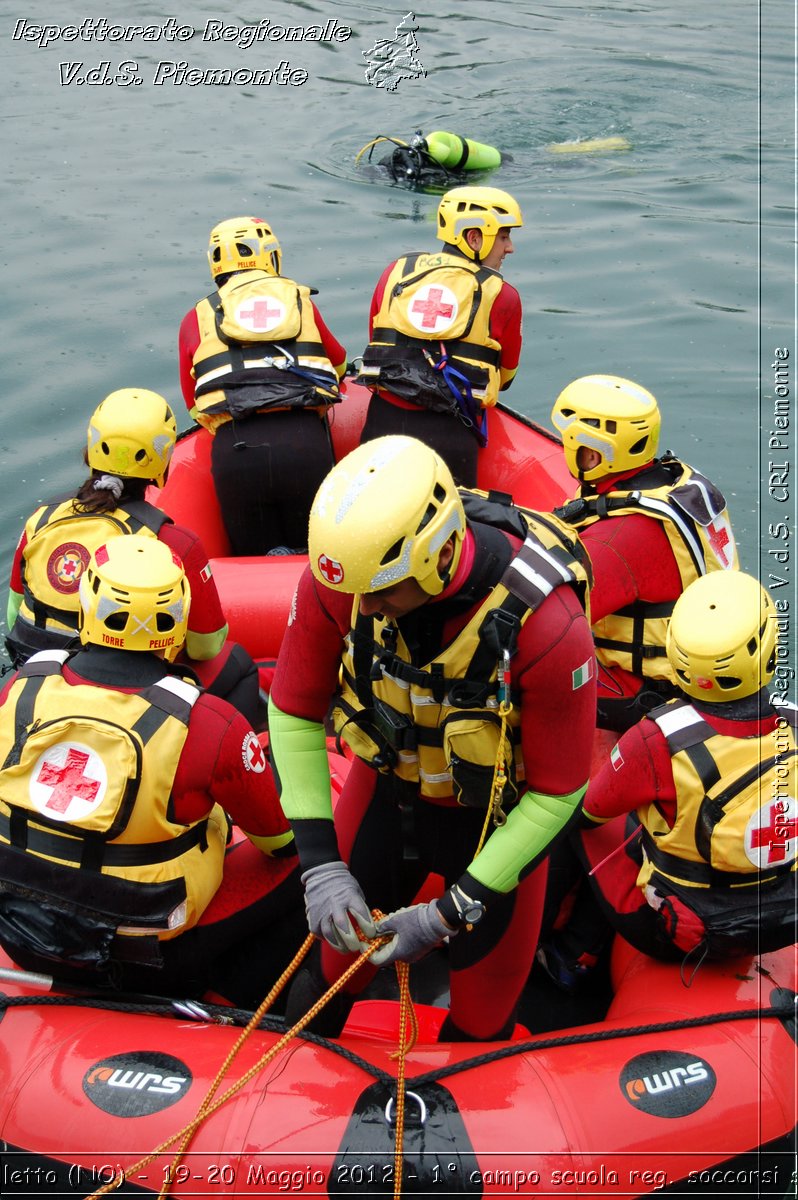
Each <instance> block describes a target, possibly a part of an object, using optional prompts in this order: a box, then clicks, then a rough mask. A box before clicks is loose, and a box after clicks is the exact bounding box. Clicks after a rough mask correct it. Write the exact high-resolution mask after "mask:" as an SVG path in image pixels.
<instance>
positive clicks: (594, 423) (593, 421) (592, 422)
mask: <svg viewBox="0 0 798 1200" xmlns="http://www.w3.org/2000/svg"><path fill="white" fill-rule="evenodd" d="M582 424H583V425H589V426H590V428H591V429H600V428H601V421H599V419H598V417H585V418H584V420H583V421H582Z"/></svg>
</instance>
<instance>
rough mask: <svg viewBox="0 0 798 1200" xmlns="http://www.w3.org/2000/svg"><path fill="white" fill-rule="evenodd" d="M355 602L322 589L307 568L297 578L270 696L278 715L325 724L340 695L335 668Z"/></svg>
mask: <svg viewBox="0 0 798 1200" xmlns="http://www.w3.org/2000/svg"><path fill="white" fill-rule="evenodd" d="M352 602H353V597H352V596H349V595H346V594H345V593H342V592H334V591H332V589H330V588H322V587H321V585H320V584H318V583H317V582H316V580H315V579H314V578H313V574H312V572H311V570H310V567H306V568H305V571H304V573H303V574H302V575H301V576H300V579H299V583H298V585H297V590H296V596H295V598H294V603H293V606H292V607H293V613H294V616H293V618H292V620H291V621H290V623H289V625H288V628H287V629H286V631H285V636H284V637H283V641H282V645H281V646H280V654H279V656H278V659H277V667H276V669H275V673H274V679H273V680H272V686H271V690H270V695H271V698H272V699H273V700H274V703H275V704H276V705H277V707H278V708H279V709H281V710H282V711H283V712H284V713H289V714H290V715H291V716H293V717H302V718H303V719H304V720H306V721H323V720H324V717H325V714H326V712H327V709H328V707H329V704H330V698H331V697H332V696H333V695H334V694H335V693H336V691H337V690H338V668H339V666H340V663H341V654H342V652H343V648H344V638H345V636H346V634H347V633H348V632H349V625H350V621H349V618H350V616H351V613H352Z"/></svg>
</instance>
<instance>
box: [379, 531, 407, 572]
mask: <svg viewBox="0 0 798 1200" xmlns="http://www.w3.org/2000/svg"><path fill="white" fill-rule="evenodd" d="M403 541H404V538H399V541H398V542H394V544H393V545H392V546H389V548H388V549H387V550H386V551H385V553H384V554H383V556H382V558H381V559H380V566H381V567H384V566H385V565H386V564H387V563H391V562H393V561H394V559H396V558H398V557H399V555H400V554H401V552H402V542H403Z"/></svg>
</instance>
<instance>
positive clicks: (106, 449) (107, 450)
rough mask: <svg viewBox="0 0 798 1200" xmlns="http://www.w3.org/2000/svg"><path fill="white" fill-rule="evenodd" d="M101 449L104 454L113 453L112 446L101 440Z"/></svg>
mask: <svg viewBox="0 0 798 1200" xmlns="http://www.w3.org/2000/svg"><path fill="white" fill-rule="evenodd" d="M100 449H101V450H102V452H103V454H109V455H110V453H111V450H110V447H109V445H108V443H107V442H100Z"/></svg>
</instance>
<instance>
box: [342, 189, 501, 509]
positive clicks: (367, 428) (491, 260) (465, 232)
mask: <svg viewBox="0 0 798 1200" xmlns="http://www.w3.org/2000/svg"><path fill="white" fill-rule="evenodd" d="M522 224H523V219H522V217H521V210H520V208H519V207H518V203H517V202H516V200H514V199H513V197H512V196H511V195H509V193H507V192H503V191H500V190H499V189H498V188H489V187H470V186H469V187H459V188H453V189H452V190H451V191H449V192H447V193H446V194H445V195H444V196H443V197H442V198H441V202H440V204H439V206H438V236H439V237H440V239H441V241H442V242H443V251H442V252H435V253H432V254H410V255H405V256H403V257H402V258H399V259H397V260H396V261H395V262H392V263H390V264H389V265H388V266H387V267H386V268H385V270H384V271H383V273H382V275H381V277H380V280H379V282H378V284H377V287H376V289H375V291H374V295H373V297H372V300H371V309H370V311H369V344H368V346H367V347H366V349H365V351H364V353H363V366H362V368H361V372H360V375H359V376H358V381H359V382H361V383H365V384H366V385H367V386H368V387H370V388H371V389H372V391H373V395H372V398H371V400H370V402H369V408H368V413H367V416H366V422H365V425H364V428H363V433H362V436H361V440H362V441H369V440H370V439H371V438H375V437H381V436H383V435H384V434H408V435H410V436H411V437H417V438H420V439H421V440H422V441H424V442H426V443H427V445H429V446H432V448H433V449H434V450H436V451H437V453H438V454H440V456H441V457H442V458H443V460H444V462H445V463H446V464H447V466H448V467H449V469H450V470H451V472H452V474H453V476H454V478H455V480H456V482H457V483H458V484H460V485H462V486H464V487H474V486H476V482H477V452H478V449H479V446H480V445H484V444H485V440H486V438H487V428H488V417H487V410H488V409H489V408H490V407H492V406H493V405H494V404H496V402H497V400H498V398H499V391H501V390H503V389H505V388H508V387H509V386H510V384H511V383H512V381H513V378H514V376H515V373H516V371H517V369H518V362H519V359H520V357H521V298H520V296H519V295H518V292H517V291H516V289H515V288H514V287H513V286H512V285H511V284H509V283H507V282H505V281H504V280H503V279H502V277H501V275H500V274H499V268H500V267H501V265H502V262H503V261H504V259H505V257H506V256H507V255H508V254H512V253H513V243H512V238H511V231H512V230H513V229H518V228H520V227H521V225H522Z"/></svg>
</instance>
